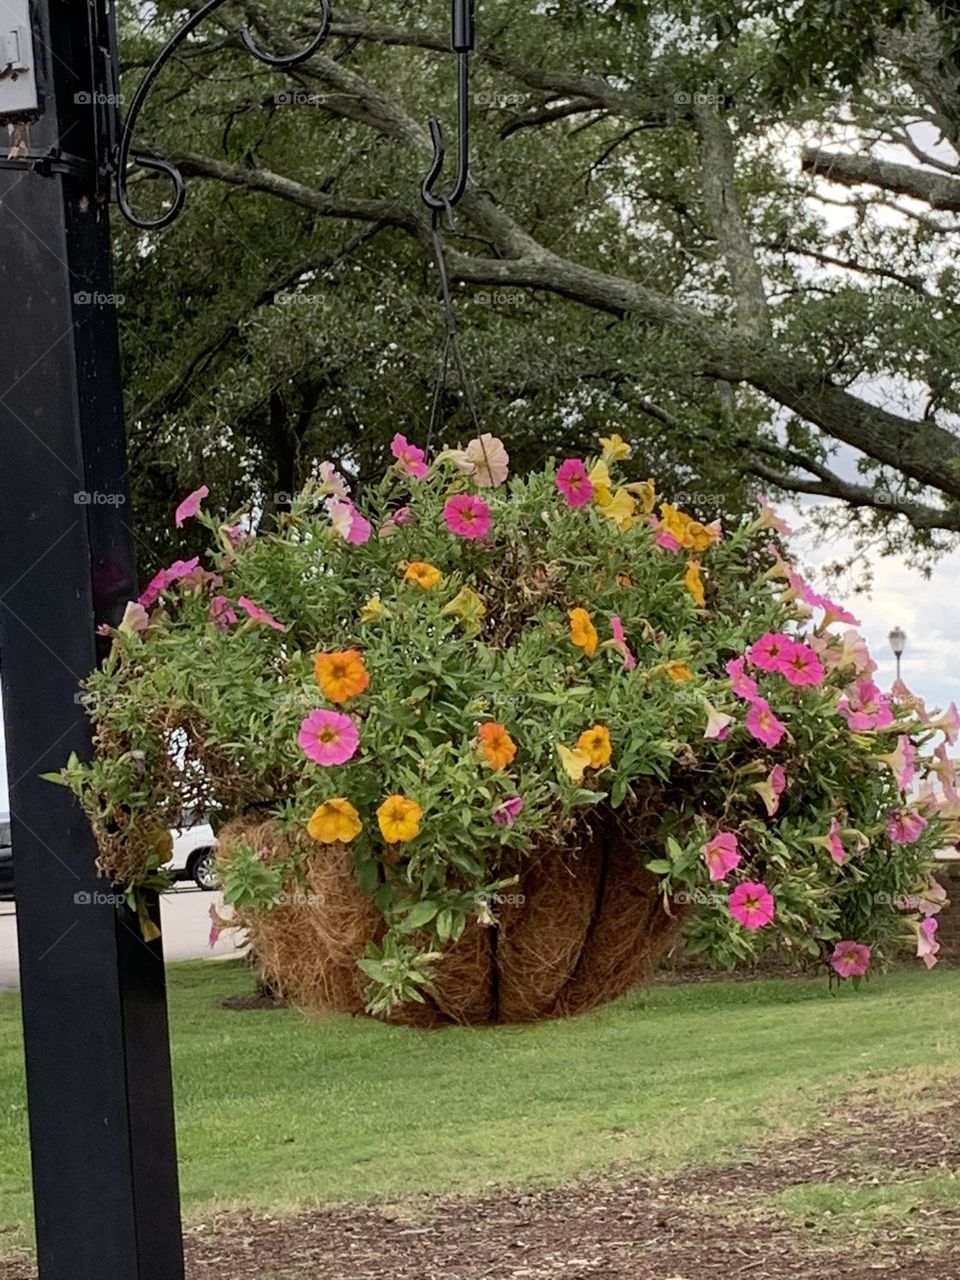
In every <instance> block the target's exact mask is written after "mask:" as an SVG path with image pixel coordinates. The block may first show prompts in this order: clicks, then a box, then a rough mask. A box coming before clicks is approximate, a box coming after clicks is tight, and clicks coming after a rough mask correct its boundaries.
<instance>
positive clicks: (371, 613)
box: [360, 594, 390, 622]
mask: <svg viewBox="0 0 960 1280" xmlns="http://www.w3.org/2000/svg"><path fill="white" fill-rule="evenodd" d="M389 617H390V610H389V609H388V608H387V606H386V605H385V604H384V603H383V601H382V600H381V599H380V596H379V594H378V595H375V596H371V597H370V599H369V600H368V601H367V603H366V604H365V605H364V606H363V608H362V609H361V610H360V621H361V622H379V621H380V620H381V619H382V618H389Z"/></svg>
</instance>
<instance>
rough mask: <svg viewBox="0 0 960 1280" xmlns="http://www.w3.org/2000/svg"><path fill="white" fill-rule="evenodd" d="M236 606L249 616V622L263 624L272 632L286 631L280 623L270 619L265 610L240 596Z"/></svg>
mask: <svg viewBox="0 0 960 1280" xmlns="http://www.w3.org/2000/svg"><path fill="white" fill-rule="evenodd" d="M237 604H238V605H239V606H240V608H241V609H243V610H244V611H245V612H246V613H248V614H249V615H250V621H251V622H263V623H265V624H266V626H268V627H273V629H274V631H286V629H287V628H286V627H285V626H284V624H283V623H282V622H278V621H277V620H276V618H273V617H271V616H270V614H269V613H267V611H266V609H261V608H260V606H259V605H258V604H254V603H253V601H252V600H248V599H247V597H246V596H241V597H240V599H239V600H238V601H237Z"/></svg>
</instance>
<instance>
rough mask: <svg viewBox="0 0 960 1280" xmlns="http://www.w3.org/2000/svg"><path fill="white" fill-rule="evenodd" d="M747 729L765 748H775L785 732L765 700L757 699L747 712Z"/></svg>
mask: <svg viewBox="0 0 960 1280" xmlns="http://www.w3.org/2000/svg"><path fill="white" fill-rule="evenodd" d="M747 728H748V730H749V731H750V732H751V733H752V734H753V736H754V737H755V738H758V739H759V740H760V742H762V743H763V745H764V746H765V747H771V748H772V747H775V746H776V745H777V743H778V742H779V741H780V739H781V738H782V737H783V735H784V734H785V733H786V731H787V727H786V725H785V724H784V723H783V721H782V720H778V719H777V717H776V716H775V715H774V714H773V712H772V711H771V709H770V704H769V702H767V700H766V698H757V700H756V701H755V702H752V703H751V704H750V710H749V711H748V712H747Z"/></svg>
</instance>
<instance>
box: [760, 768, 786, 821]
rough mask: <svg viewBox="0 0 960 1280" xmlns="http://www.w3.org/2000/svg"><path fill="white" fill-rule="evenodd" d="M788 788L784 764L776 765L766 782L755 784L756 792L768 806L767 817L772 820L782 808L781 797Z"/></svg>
mask: <svg viewBox="0 0 960 1280" xmlns="http://www.w3.org/2000/svg"><path fill="white" fill-rule="evenodd" d="M786 786H787V774H786V770H785V769H784V767H783V765H782V764H775V765H774V766H773V768H772V769H771V770H770V772H769V774H768V775H767V777H766V779H765V781H763V782H755V783H754V784H753V789H754V791H756V792H757V794H758V795H759V796H760V799H761V800H762V801H763V803H764V804H765V805H766V809H767V817H769V818H772V817H773V815H774V814H775V813H776V812H777V810H778V809H779V808H780V797H781V796H782V795H783V793H784V791H785V790H786Z"/></svg>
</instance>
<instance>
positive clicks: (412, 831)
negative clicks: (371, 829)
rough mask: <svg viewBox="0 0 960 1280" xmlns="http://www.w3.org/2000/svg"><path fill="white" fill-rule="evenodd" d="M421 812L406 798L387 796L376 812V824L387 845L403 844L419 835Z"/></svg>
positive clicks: (415, 803)
mask: <svg viewBox="0 0 960 1280" xmlns="http://www.w3.org/2000/svg"><path fill="white" fill-rule="evenodd" d="M422 817H423V810H422V809H421V808H420V806H419V805H418V804H417V802H416V800H410V799H408V798H407V796H387V798H386V800H384V802H383V804H382V805H381V806H380V808H379V809H378V810H377V822H378V823H379V825H380V831H381V834H382V835H383V838H384V840H386V842H387V843H388V844H403V843H404V842H405V841H407V840H413V839H415V838H416V836H418V835H419V834H420V820H421V818H422Z"/></svg>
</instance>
